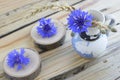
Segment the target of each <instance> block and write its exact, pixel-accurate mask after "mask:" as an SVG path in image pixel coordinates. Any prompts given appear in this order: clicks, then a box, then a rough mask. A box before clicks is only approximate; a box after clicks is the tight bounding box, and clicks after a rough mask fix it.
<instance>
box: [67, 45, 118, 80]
mask: <svg viewBox="0 0 120 80" xmlns="http://www.w3.org/2000/svg"><path fill="white" fill-rule="evenodd" d="M119 45H120V44H119ZM117 47H118V46H117ZM119 48H120V46H119ZM113 53H114V54H113V55H111V56H109V58H107V59H103V60H102V61H101V62H99V63H97V64H95V65H94V66H91V67H89V68H88V69H86V70H84V71H83V72H81V73H79V74H77V75H75V76H73V77H71V78H68V79H66V80H119V79H120V63H119V62H120V49H116V50H114V51H113Z"/></svg>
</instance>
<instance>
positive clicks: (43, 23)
mask: <svg viewBox="0 0 120 80" xmlns="http://www.w3.org/2000/svg"><path fill="white" fill-rule="evenodd" d="M37 32H38V34H39V35H40V36H42V37H43V38H46V37H52V36H53V35H55V34H56V33H57V29H56V27H55V25H54V23H52V22H51V19H45V18H41V19H40V20H39V26H38V27H37Z"/></svg>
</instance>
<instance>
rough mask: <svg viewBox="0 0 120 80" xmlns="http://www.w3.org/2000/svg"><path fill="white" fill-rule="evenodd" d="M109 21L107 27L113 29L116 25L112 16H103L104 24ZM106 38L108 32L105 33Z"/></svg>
mask: <svg viewBox="0 0 120 80" xmlns="http://www.w3.org/2000/svg"><path fill="white" fill-rule="evenodd" d="M107 21H109V23H108V25H109V27H113V26H115V25H116V20H115V17H114V16H113V15H105V22H107ZM106 35H107V36H109V31H107V34H106Z"/></svg>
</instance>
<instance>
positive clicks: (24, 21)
mask: <svg viewBox="0 0 120 80" xmlns="http://www.w3.org/2000/svg"><path fill="white" fill-rule="evenodd" d="M80 1H83V0H80ZM82 3H84V4H85V5H86V4H89V3H93V4H94V3H95V2H94V0H93V1H92V2H91V1H84V2H82ZM71 4H72V3H71ZM84 4H83V5H84ZM80 5H82V4H79V6H80ZM91 5H92V4H91ZM25 11H26V12H28V11H27V10H25ZM53 12H55V11H52V10H47V11H45V12H41V13H38V14H36V15H34V16H32V17H30V18H27V19H26V18H23V17H24V16H23V15H21V14H19V16H20V17H17V16H18V15H17V14H16V17H17V18H19V19H18V21H14V22H13V23H11V24H9V25H5V26H4V27H1V28H0V34H1V36H2V35H3V34H6V33H9V32H11V31H14V30H16V29H18V28H20V27H22V26H24V25H25V24H28V23H30V22H33V21H35V20H37V19H40V18H41V17H43V16H46V15H48V13H53ZM21 13H23V12H21ZM61 13H62V12H60V14H61ZM65 13H66V12H63V13H62V15H64V14H65ZM60 14H58V15H60ZM40 15H41V16H40ZM58 15H57V16H58ZM21 17H22V18H21ZM12 18H13V19H15V18H14V17H12ZM8 19H9V18H8ZM2 24H3V23H2ZM2 24H1V25H2ZM11 27H13V28H12V29H11ZM24 27H25V26H24Z"/></svg>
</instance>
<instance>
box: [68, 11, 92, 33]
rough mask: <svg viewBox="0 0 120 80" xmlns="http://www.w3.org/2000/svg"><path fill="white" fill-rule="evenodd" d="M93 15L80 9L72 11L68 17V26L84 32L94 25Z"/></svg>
mask: <svg viewBox="0 0 120 80" xmlns="http://www.w3.org/2000/svg"><path fill="white" fill-rule="evenodd" d="M92 18H93V17H92V15H90V14H88V12H85V11H82V10H80V9H78V10H73V11H71V13H70V15H69V18H68V27H69V29H71V30H72V31H73V32H78V33H81V32H84V31H87V28H88V27H90V26H91V25H92Z"/></svg>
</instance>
